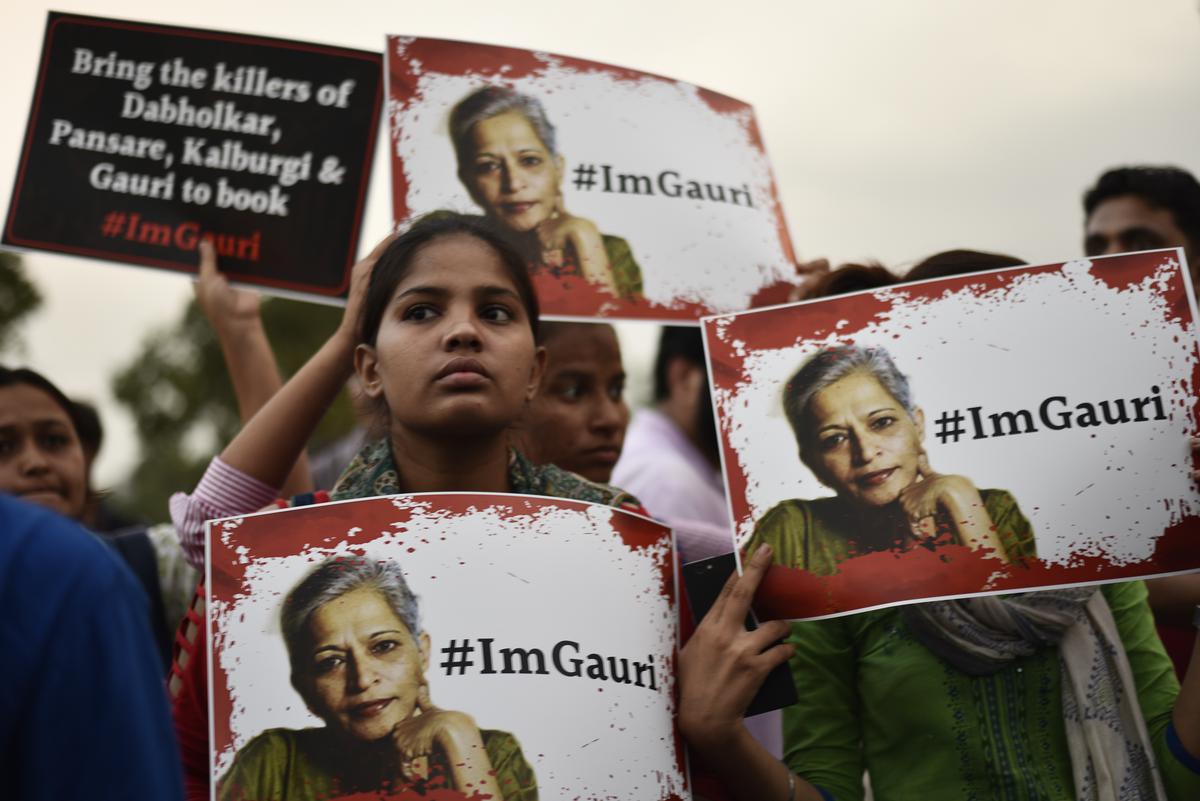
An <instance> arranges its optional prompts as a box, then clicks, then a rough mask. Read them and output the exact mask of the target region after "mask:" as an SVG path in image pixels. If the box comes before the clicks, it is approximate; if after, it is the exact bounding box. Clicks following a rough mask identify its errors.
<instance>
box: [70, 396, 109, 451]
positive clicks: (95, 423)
mask: <svg viewBox="0 0 1200 801" xmlns="http://www.w3.org/2000/svg"><path fill="white" fill-rule="evenodd" d="M71 409H72V411H73V412H74V420H75V433H76V434H78V435H79V442H80V444H81V445H83V452H84V454H89V453H91V454H96V453H99V452H100V446H101V445H102V444H104V426H103V424H101V422H100V414H99V412H97V411H96V407H95V406H93V405H92V404H90V403H88V402H87V401H81V400H73V401H71Z"/></svg>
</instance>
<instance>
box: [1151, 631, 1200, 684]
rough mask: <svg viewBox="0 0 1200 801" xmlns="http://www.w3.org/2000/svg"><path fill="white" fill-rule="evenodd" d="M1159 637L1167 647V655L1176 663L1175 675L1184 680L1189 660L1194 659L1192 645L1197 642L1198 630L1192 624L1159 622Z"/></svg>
mask: <svg viewBox="0 0 1200 801" xmlns="http://www.w3.org/2000/svg"><path fill="white" fill-rule="evenodd" d="M1157 628H1158V638H1159V639H1160V640H1162V644H1163V647H1164V648H1166V649H1167V656H1169V657H1171V661H1172V662H1174V663H1175V675H1176V676H1178V677H1179V680H1180V681H1183V675H1184V674H1185V673H1187V669H1188V662H1190V661H1191V659H1192V645H1193V643H1195V642H1196V630H1195V629H1194V628H1192V627H1191V626H1173V625H1171V624H1170V623H1162V622H1159V623H1158V624H1157Z"/></svg>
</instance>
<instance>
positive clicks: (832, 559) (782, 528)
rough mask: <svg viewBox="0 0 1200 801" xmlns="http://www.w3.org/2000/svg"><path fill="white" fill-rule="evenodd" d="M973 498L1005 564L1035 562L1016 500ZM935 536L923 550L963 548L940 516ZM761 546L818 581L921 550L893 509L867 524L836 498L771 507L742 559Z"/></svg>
mask: <svg viewBox="0 0 1200 801" xmlns="http://www.w3.org/2000/svg"><path fill="white" fill-rule="evenodd" d="M979 495H980V497H981V498H982V499H983V505H984V508H985V509H986V510H987V513H988V517H989V518H990V519H991V521H992V524H993V525H994V526H995V527H996V531H997V533H998V534H999V535H1000V541H1001V542H1002V543H1003V545H1004V551H1005V553H1006V554H1007V555H1008V558H1009V559H1010V560H1014V561H1015V560H1017V559H1027V558H1032V557H1035V556H1037V549H1036V546H1035V544H1034V539H1033V527H1032V526H1030V525H1029V521H1028V520H1026V519H1025V515H1023V514H1021V510H1020V508H1018V506H1017V501H1016V499H1015V498H1013V496H1012V495H1010V494H1009V493H1008V492H1005V491H1004V490H997V489H985V490H980V491H979ZM938 530H939V531H942V532H944V534H943V535H942V536H939V537H937V538H935V540H934V541H933V542H931V543H927V544H929V545H931V546H932V547H936V546H937V545H940V544H955V545H962V544H963V543H962V542H961V540H959V539H958V536H957V532H956V531H955V529H954V527H953V525H951V524H950V521H949V520H945V519H942V516H940V515H939V519H938ZM764 542H765V543H769V544H770V546H771V549H772V550H773V551H774V555H773V559H774V561H775V563H776V564H778V565H784V566H786V567H796V568H800V569H801V570H806V571H808V572H809V573H815V574H816V575H819V576H829V575H832V574H834V573H836V572H837V571H838V565H839V564H841V563H842V562H844V561H846V560H847V559H850V558H852V557H855V556H862V555H863V554H867V553H875V552H877V551H888V550H906V549H908V548H912V547H917V546H919V545H920V544H921V542H920V541H919V540H918V539H917V537H916V536H915V535H914V534H913V533H912V530H911V528H910V527H909V525H908V521H907V520H905V519H904V516H903V514H902V513H901V512H900V511H899V509H898V508H897V509H896V510H895V514H892V515H888V514H884V515H881V516H880V515H877V516H875V517H874V518H872V520H871V522H870V523H869V524H868V523H866V522H865V521H864V518H863V517H862V515H861V514H860V513H859V512H858V511H857V509H856V507H855V506H854V505H853V504H850V503H847V502H846V501H843V500H842V499H841V498H838V497H833V498H818V499H816V500H812V501H805V500H800V499H793V500H790V501H784V502H783V503H780V504H777V505H776V506H774V507H772V508H771V509H770V510H769V511H768V512H767V513H766V514H765V515H763V516H762V517H761V518H760V519H759V521H758V523H757V525H756V526H755V528H754V534H753V536H751V537H750V541H749V542H748V543H747V549H746V553H754V550H755V549H756V548H757V547H758V546H759V545H760V544H762V543H764Z"/></svg>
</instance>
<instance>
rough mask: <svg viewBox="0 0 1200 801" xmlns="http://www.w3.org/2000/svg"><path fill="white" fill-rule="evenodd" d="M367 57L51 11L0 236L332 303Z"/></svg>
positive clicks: (374, 102) (354, 197)
mask: <svg viewBox="0 0 1200 801" xmlns="http://www.w3.org/2000/svg"><path fill="white" fill-rule="evenodd" d="M380 64H381V59H380V56H379V54H377V53H369V52H364V51H359V50H348V49H344V48H335V47H327V46H323V45H313V44H305V43H300V42H290V41H284V40H279V39H269V38H264V37H256V36H244V35H240V34H232V33H221V32H216V31H205V30H195V29H190V28H177V27H169V26H162V25H149V24H143V23H135V22H123V21H118V20H108V19H98V18H95V17H81V16H75V15H67V14H57V13H51V14H50V17H49V20H48V22H47V26H46V39H45V43H44V45H43V50H42V62H41V67H40V69H39V73H38V79H37V85H36V87H35V90H34V96H33V106H32V109H31V111H30V115H29V124H28V128H27V130H26V135H25V145H24V148H23V150H22V153H21V163H20V166H19V169H18V171H17V180H16V184H15V185H14V187H13V195H12V202H11V204H10V206H9V213H8V219H7V221H6V223H5V227H4V236H3V241H4V242H5V243H6V244H11V245H15V246H19V247H25V248H34V249H39V250H52V251H58V252H63V253H71V254H76V255H81V256H91V257H94V258H101V259H110V260H113V261H119V262H125V263H129V264H137V265H145V266H150V267H160V268H166V269H171V270H182V271H189V272H191V271H194V270H195V265H196V261H197V254H196V252H195V251H196V248H197V245H198V243H199V242H200V240H201V239H202V238H203V237H206V236H211V237H212V238H213V240H214V242H215V244H216V246H217V251H218V254H219V256H220V263H221V268H222V269H223V270H224V271H225V272H226V273H227V274H228V275H229V276H230V277H232V278H233V279H235V280H238V281H243V282H246V283H251V284H257V285H260V286H263V287H273V288H279V289H285V290H289V291H292V292H301V293H306V294H317V295H326V296H331V295H339V294H344V293H345V291H346V288H347V286H348V283H349V275H350V267H351V265H352V264H353V257H354V253H355V251H356V250H357V247H358V230H359V224H360V222H361V217H362V211H363V205H364V202H365V195H366V186H367V174H368V170H369V169H370V166H371V155H372V150H373V145H374V135H375V130H376V126H377V124H378V119H379V110H380V74H381V69H380Z"/></svg>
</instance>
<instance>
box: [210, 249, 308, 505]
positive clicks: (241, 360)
mask: <svg viewBox="0 0 1200 801" xmlns="http://www.w3.org/2000/svg"><path fill="white" fill-rule="evenodd" d="M195 290H196V303H197V304H198V305H199V306H200V310H201V311H202V312H204V316H205V318H207V319H208V322H209V324H210V325H211V326H212V329H213V331H214V332H215V333H216V335H217V341H218V343H220V345H221V354H222V355H223V356H224V357H225V365H226V367H227V369H228V370H229V379H230V382H231V383H232V384H233V394H234V395H235V396H236V397H237V405H238V414H239V416H240V417H241V420H242V423H243V424H245V423H248V422H249V421H250V418H251V417H253V416H254V415H255V413H256V412H257V411H258V410H259V409H261V408H262V407H263V406H264V405H265V404H266V402H267V401H268V400H270V399H271V396H272V395H274V394H275V393H276V392H277V391H278V390H279V388H280V387H281V386H283V380H282V379H281V378H280V375H279V365H277V364H276V363H275V354H274V353H273V352H272V351H271V343H270V342H269V341H268V340H267V332H266V330H265V329H264V328H263V321H262V315H261V314H260V311H259V299H258V294H257V293H255V292H252V291H250V290H246V289H235V288H233V287H232V286H230V285H229V281H228V280H227V279H226V278H225V276H224V275H222V274H221V273H220V271H218V269H217V253H216V249H215V248H214V247H213V244H212V240H211V239H207V238H206V239H202V240H200V272H199V274H198V275H197V277H196V283H195ZM311 489H312V476H311V475H310V474H309V470H308V456H307V455H306V454H305V453H303V452H301V454H300V456H299V457H298V458H297V459H296V464H295V466H294V467H293V468H292V472H291V473H290V474H289V475H288V477H287V480H286V481H285V482H284V485H283V494H284V495H285V496H289V497H290V496H292V495H299V494H300V493H302V492H308V491H310V490H311Z"/></svg>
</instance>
